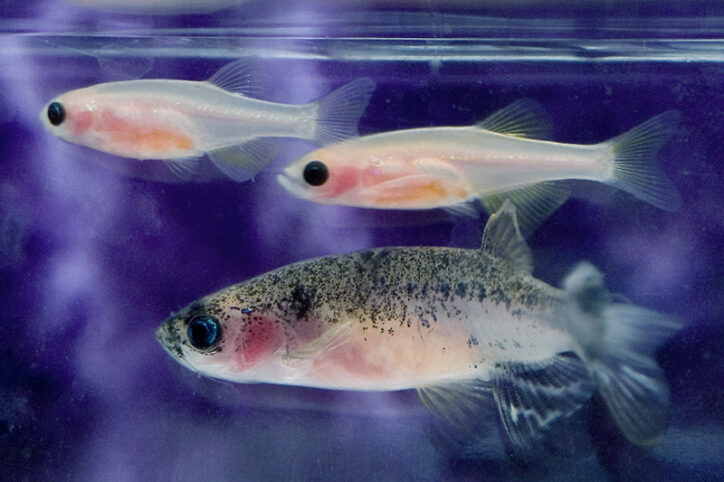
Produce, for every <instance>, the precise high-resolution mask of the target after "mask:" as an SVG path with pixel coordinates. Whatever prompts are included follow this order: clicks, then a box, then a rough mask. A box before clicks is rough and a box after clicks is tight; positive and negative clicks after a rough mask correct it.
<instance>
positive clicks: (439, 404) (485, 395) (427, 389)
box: [417, 378, 495, 429]
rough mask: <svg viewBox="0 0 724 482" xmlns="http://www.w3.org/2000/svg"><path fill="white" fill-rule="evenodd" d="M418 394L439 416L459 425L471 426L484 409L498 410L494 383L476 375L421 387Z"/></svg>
mask: <svg viewBox="0 0 724 482" xmlns="http://www.w3.org/2000/svg"><path fill="white" fill-rule="evenodd" d="M417 395H418V396H419V397H420V401H422V404H423V405H424V406H425V408H427V409H428V410H429V411H430V412H432V413H433V414H434V415H435V416H436V417H438V418H440V419H443V420H445V421H446V423H448V424H450V425H451V426H452V427H455V428H460V429H465V428H466V427H468V426H469V425H470V424H471V422H472V421H475V420H476V419H478V418H479V417H480V415H481V413H484V412H491V411H494V410H495V402H494V400H493V396H492V395H493V394H492V386H491V385H490V383H489V382H488V381H486V380H480V379H477V378H475V379H469V380H463V381H456V382H449V383H444V384H440V385H429V386H424V387H420V388H418V389H417Z"/></svg>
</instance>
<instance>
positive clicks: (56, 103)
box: [40, 89, 97, 147]
mask: <svg viewBox="0 0 724 482" xmlns="http://www.w3.org/2000/svg"><path fill="white" fill-rule="evenodd" d="M96 111H97V100H96V98H95V96H93V95H92V94H91V93H88V92H87V89H78V90H73V91H70V92H66V93H64V94H61V95H59V96H57V97H55V98H54V99H53V100H51V101H50V102H48V104H46V105H45V107H43V110H41V111H40V121H41V122H42V123H43V126H45V128H46V129H47V130H48V131H49V132H50V133H51V134H53V135H54V136H56V137H60V138H61V139H63V140H65V141H68V142H72V143H74V144H81V145H86V146H90V147H93V146H94V145H95V144H96V143H97V140H96V139H95V136H96V132H95V130H94V129H93V125H94V117H95V115H96Z"/></svg>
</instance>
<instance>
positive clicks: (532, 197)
mask: <svg viewBox="0 0 724 482" xmlns="http://www.w3.org/2000/svg"><path fill="white" fill-rule="evenodd" d="M570 195H571V190H570V189H569V188H568V187H567V186H564V185H563V184H562V183H560V182H552V181H548V182H540V183H537V184H531V185H529V186H525V187H522V188H518V189H512V190H510V191H504V192H502V193H497V194H490V195H483V196H481V198H480V201H481V202H482V204H483V207H485V210H486V211H488V213H490V214H493V213H494V212H497V211H498V209H500V207H501V206H502V205H503V202H504V201H505V200H506V199H510V201H511V202H512V203H513V204H514V205H515V207H516V215H517V218H518V226H519V227H520V232H521V233H522V234H523V236H524V237H528V236H529V235H530V234H531V233H532V232H533V231H535V230H536V228H537V227H538V226H539V225H540V224H541V223H542V222H543V221H544V220H545V219H547V218H548V217H549V216H550V215H551V214H553V213H554V212H555V211H556V210H557V209H558V208H559V207H560V206H561V205H562V204H563V203H564V202H566V200H567V199H568V197H569V196H570Z"/></svg>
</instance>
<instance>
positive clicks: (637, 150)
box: [603, 110, 681, 211]
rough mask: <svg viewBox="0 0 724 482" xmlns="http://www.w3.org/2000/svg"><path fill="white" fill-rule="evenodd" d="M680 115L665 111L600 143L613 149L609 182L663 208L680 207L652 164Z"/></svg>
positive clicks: (671, 188) (665, 179) (672, 189)
mask: <svg viewBox="0 0 724 482" xmlns="http://www.w3.org/2000/svg"><path fill="white" fill-rule="evenodd" d="M680 117H681V115H680V114H679V112H678V111H676V110H669V111H666V112H664V113H662V114H659V115H657V116H655V117H652V118H651V119H649V120H647V121H646V122H644V123H643V124H639V125H638V126H636V127H634V128H633V129H631V130H629V131H628V132H625V133H623V134H621V135H619V136H617V137H614V138H613V139H610V140H609V141H607V142H605V143H603V145H604V146H606V147H610V148H611V150H612V151H613V179H612V180H610V181H609V184H612V185H614V186H616V187H618V188H620V189H622V190H624V191H626V192H628V193H630V194H633V195H634V196H636V197H638V198H639V199H641V200H643V201H646V202H647V203H649V204H652V205H654V206H656V207H658V208H660V209H664V210H666V211H676V210H678V209H679V208H680V207H681V195H680V194H679V192H678V191H677V190H676V188H675V187H674V185H673V184H672V183H671V181H670V180H669V178H668V177H666V175H665V174H664V173H663V172H662V171H661V169H660V167H659V166H658V165H657V163H656V160H655V159H656V154H657V152H658V151H659V149H661V147H662V146H663V145H664V144H665V143H666V141H667V140H668V139H669V137H670V136H671V135H672V134H673V133H674V132H676V129H677V126H678V124H679V119H680Z"/></svg>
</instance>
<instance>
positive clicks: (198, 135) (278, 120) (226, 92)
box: [40, 58, 375, 182]
mask: <svg viewBox="0 0 724 482" xmlns="http://www.w3.org/2000/svg"><path fill="white" fill-rule="evenodd" d="M255 63H256V61H255V60H254V59H249V58H246V59H241V60H238V61H236V62H232V63H230V64H227V65H226V66H224V67H222V68H221V69H220V70H219V71H217V72H216V73H215V74H214V75H213V76H212V77H211V78H210V79H209V80H207V81H203V82H196V81H189V80H172V79H141V80H128V81H121V82H108V83H104V84H98V85H93V86H90V87H85V88H82V89H77V90H73V91H70V92H66V93H64V94H61V95H60V96H58V97H56V98H54V99H53V100H51V101H50V103H48V104H47V105H46V106H45V107H44V109H43V110H42V111H41V113H40V118H41V121H42V123H43V125H44V126H45V127H46V129H47V130H48V131H50V132H51V133H52V134H53V135H55V136H58V137H60V138H61V139H64V140H66V141H69V142H73V143H75V144H80V145H83V146H87V147H91V148H93V149H97V150H100V151H103V152H107V153H110V154H114V155H117V156H123V157H127V158H132V159H140V160H143V159H161V160H164V161H165V162H166V164H167V165H168V167H169V168H170V169H171V170H172V171H173V172H174V173H175V174H177V175H178V176H179V177H181V178H183V179H188V178H190V177H192V176H193V174H194V171H195V170H196V166H197V163H198V161H199V158H200V157H202V156H203V155H204V154H208V156H209V158H210V159H211V160H212V162H213V163H214V165H215V166H216V167H218V168H219V170H221V171H222V172H223V173H224V174H226V175H227V176H229V177H230V178H232V179H234V180H235V181H239V182H241V181H245V180H247V179H249V178H250V177H252V176H253V175H254V174H256V173H257V172H258V171H259V170H260V169H262V168H263V167H264V166H265V165H266V164H267V163H268V162H269V161H270V160H271V159H272V158H273V157H274V154H275V151H276V148H277V145H276V143H277V141H276V140H275V138H278V137H296V138H300V139H308V140H314V141H318V142H320V143H322V144H324V143H329V142H337V141H340V140H341V139H344V138H347V137H350V136H355V135H357V121H358V120H359V118H360V116H361V115H362V113H363V112H364V110H365V108H366V107H367V103H368V102H369V99H370V97H371V95H372V92H373V91H374V89H375V84H374V82H373V81H372V80H371V79H369V78H360V79H357V80H354V81H352V82H350V83H348V84H347V85H344V86H342V87H340V88H339V89H337V90H335V91H334V92H332V93H330V94H329V95H327V96H326V97H323V98H322V99H320V100H318V101H316V102H310V103H308V104H304V105H288V104H280V103H275V102H268V101H263V100H258V99H255V98H252V97H250V96H249V95H251V94H252V93H255V92H256V91H257V90H259V89H260V88H261V87H260V85H259V84H258V82H255V77H254V75H253V73H254V72H255V69H256V67H258V66H257V65H255Z"/></svg>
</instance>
